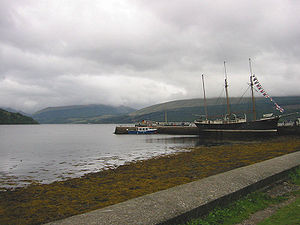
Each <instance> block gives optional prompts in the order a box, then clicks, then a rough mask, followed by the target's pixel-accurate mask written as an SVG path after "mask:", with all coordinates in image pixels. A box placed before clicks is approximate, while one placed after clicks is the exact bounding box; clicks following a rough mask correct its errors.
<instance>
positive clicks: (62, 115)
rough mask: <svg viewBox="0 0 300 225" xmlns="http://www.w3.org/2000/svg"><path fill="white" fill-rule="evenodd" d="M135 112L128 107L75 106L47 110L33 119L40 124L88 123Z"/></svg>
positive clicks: (34, 115)
mask: <svg viewBox="0 0 300 225" xmlns="http://www.w3.org/2000/svg"><path fill="white" fill-rule="evenodd" d="M133 111H135V109H133V108H130V107H126V106H118V107H114V106H108V105H73V106H62V107H49V108H45V109H43V110H41V111H38V112H36V113H34V114H33V118H34V119H35V120H37V121H38V122H40V123H88V121H87V119H90V118H109V117H111V116H115V115H121V114H128V113H131V112H133Z"/></svg>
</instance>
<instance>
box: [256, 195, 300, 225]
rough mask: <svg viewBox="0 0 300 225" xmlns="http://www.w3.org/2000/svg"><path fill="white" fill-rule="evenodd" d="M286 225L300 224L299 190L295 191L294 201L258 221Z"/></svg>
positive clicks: (266, 224) (265, 223) (268, 224)
mask: <svg viewBox="0 0 300 225" xmlns="http://www.w3.org/2000/svg"><path fill="white" fill-rule="evenodd" d="M273 224H277V225H286V224H293V225H297V224H300V192H299V191H298V192H297V198H296V200H295V201H294V202H292V203H290V204H289V205H287V206H285V207H283V208H281V209H279V210H278V211H277V212H276V213H275V214H273V215H272V216H271V217H269V218H267V219H265V220H264V221H263V222H260V223H259V224H258V225H273Z"/></svg>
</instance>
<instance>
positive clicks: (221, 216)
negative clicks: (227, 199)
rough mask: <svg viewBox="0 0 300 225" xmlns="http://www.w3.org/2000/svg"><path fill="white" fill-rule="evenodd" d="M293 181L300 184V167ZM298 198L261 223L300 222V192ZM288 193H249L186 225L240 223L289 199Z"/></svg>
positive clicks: (227, 224)
mask: <svg viewBox="0 0 300 225" xmlns="http://www.w3.org/2000/svg"><path fill="white" fill-rule="evenodd" d="M290 178H291V182H293V183H295V184H297V185H299V183H300V167H299V168H297V170H296V171H295V172H294V173H291V174H290ZM293 194H295V195H297V200H296V201H295V202H293V203H291V204H290V205H288V206H286V207H284V208H282V209H280V210H279V211H278V213H276V214H275V215H274V216H272V217H270V218H268V219H267V220H265V221H264V222H262V223H260V224H259V225H269V224H270V225H271V224H272V225H273V224H300V221H299V218H300V217H299V214H300V213H299V212H300V192H299V191H297V192H294V193H293ZM287 197H288V196H287V195H284V196H277V197H273V198H272V197H270V196H269V195H267V194H266V193H264V192H262V191H257V192H253V193H251V194H248V195H247V196H246V197H243V198H241V199H239V200H237V201H234V202H232V203H230V204H229V205H228V206H227V207H220V208H216V209H214V210H213V211H211V212H210V213H209V214H208V215H207V216H205V217H203V218H198V219H192V220H190V221H188V222H187V223H186V225H218V224H224V225H230V224H236V223H240V222H242V221H243V220H245V219H247V218H249V216H250V215H251V214H253V213H255V212H257V211H259V210H263V209H265V208H267V207H269V206H270V205H272V204H277V203H280V202H282V201H283V200H286V199H287Z"/></svg>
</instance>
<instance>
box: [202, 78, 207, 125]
mask: <svg viewBox="0 0 300 225" xmlns="http://www.w3.org/2000/svg"><path fill="white" fill-rule="evenodd" d="M202 85H203V98H204V111H205V119H206V120H208V114H207V104H206V95H205V87H204V76H203V74H202Z"/></svg>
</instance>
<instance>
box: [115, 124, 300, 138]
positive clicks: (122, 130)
mask: <svg viewBox="0 0 300 225" xmlns="http://www.w3.org/2000/svg"><path fill="white" fill-rule="evenodd" d="M155 128H156V129H157V134H175V135H199V134H200V133H199V129H198V128H197V127H196V126H156V127H155ZM134 129H135V127H134V126H116V128H115V132H114V134H128V131H130V130H134ZM212 134H214V133H213V132H210V133H209V135H212ZM224 134H225V133H223V135H224ZM201 135H205V134H202V133H201ZM206 135H207V134H206ZM231 135H232V136H236V135H237V134H236V133H234V134H231ZM247 135H248V134H247ZM259 135H260V134H259ZM272 135H274V134H272ZM275 135H300V126H278V127H277V132H275ZM218 136H220V134H218Z"/></svg>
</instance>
